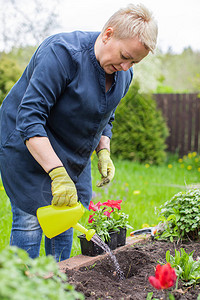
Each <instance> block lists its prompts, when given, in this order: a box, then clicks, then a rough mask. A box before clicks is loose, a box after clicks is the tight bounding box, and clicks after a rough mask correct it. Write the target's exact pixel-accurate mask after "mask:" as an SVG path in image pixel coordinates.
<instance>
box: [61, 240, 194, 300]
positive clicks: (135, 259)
mask: <svg viewBox="0 0 200 300" xmlns="http://www.w3.org/2000/svg"><path fill="white" fill-rule="evenodd" d="M181 247H182V248H184V249H185V251H186V252H187V253H188V254H189V253H191V252H192V251H193V250H194V254H193V258H194V259H198V256H200V254H199V252H200V242H187V243H182V244H178V245H177V244H175V243H166V242H159V241H151V240H147V241H146V242H143V243H141V244H135V245H133V246H130V247H128V248H124V249H123V250H121V251H118V252H117V253H116V257H117V260H118V263H119V265H120V268H121V270H122V271H123V272H124V275H125V279H124V280H121V281H120V280H119V279H118V276H117V274H116V270H115V268H114V265H113V262H112V260H111V259H110V257H109V256H106V257H105V256H104V258H102V259H99V260H97V262H96V263H95V264H94V265H91V266H89V267H82V268H80V269H73V270H67V271H66V274H67V276H68V282H69V283H71V284H73V285H74V286H75V288H76V290H77V291H79V292H82V293H83V294H84V295H85V299H88V300H97V299H98V300H100V299H102V300H106V299H114V300H118V299H119V300H128V299H129V300H145V299H146V297H147V294H148V293H149V292H153V297H152V299H153V298H157V299H163V300H164V299H165V298H164V293H163V291H161V290H156V289H155V288H153V287H152V286H151V285H150V283H149V281H148V277H149V276H151V275H152V276H154V275H155V267H156V265H157V264H158V261H159V262H161V263H166V260H165V254H166V251H167V250H170V254H171V255H173V256H174V250H175V249H177V250H180V248H181ZM172 293H173V295H174V297H175V299H176V300H178V299H181V300H193V299H195V300H197V297H198V294H200V285H196V287H195V288H194V287H187V286H184V285H182V283H181V282H180V281H179V285H178V288H177V290H172Z"/></svg>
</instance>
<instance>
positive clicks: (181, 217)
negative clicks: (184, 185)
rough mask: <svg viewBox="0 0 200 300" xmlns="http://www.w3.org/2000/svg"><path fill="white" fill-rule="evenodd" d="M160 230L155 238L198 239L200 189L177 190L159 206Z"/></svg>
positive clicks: (199, 231)
mask: <svg viewBox="0 0 200 300" xmlns="http://www.w3.org/2000/svg"><path fill="white" fill-rule="evenodd" d="M160 214H161V217H160V220H161V224H160V225H161V226H160V227H162V230H161V232H159V231H158V234H157V238H160V239H170V241H171V242H172V241H173V240H174V239H176V240H178V239H192V240H196V239H198V237H199V235H200V222H199V221H200V190H199V189H191V190H188V191H184V192H179V193H178V194H176V195H175V196H174V197H172V199H171V200H170V201H167V202H165V204H164V205H162V206H161V213H160Z"/></svg>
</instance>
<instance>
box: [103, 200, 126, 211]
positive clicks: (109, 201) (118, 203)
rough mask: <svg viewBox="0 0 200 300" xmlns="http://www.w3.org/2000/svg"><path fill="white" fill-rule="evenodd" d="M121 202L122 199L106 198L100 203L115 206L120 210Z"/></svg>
mask: <svg viewBox="0 0 200 300" xmlns="http://www.w3.org/2000/svg"><path fill="white" fill-rule="evenodd" d="M121 203H122V200H108V201H106V202H104V203H102V205H106V206H108V207H111V208H117V209H119V210H121V205H120V204H121Z"/></svg>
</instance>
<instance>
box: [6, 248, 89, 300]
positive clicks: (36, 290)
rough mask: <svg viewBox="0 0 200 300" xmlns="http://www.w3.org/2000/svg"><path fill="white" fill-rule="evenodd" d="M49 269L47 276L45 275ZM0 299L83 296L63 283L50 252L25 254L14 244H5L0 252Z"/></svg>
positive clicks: (61, 275)
mask: <svg viewBox="0 0 200 300" xmlns="http://www.w3.org/2000/svg"><path fill="white" fill-rule="evenodd" d="M49 273H53V276H52V277H51V278H48V279H47V278H46V279H45V276H47V275H49ZM0 278H1V280H0V299H3V300H18V299H20V300H27V299H29V300H35V299H37V300H45V299H46V300H62V299H71V300H75V299H84V296H83V295H82V294H80V293H78V292H76V291H75V290H74V287H73V286H72V285H70V284H68V283H67V277H66V275H65V274H63V273H61V272H60V271H59V269H58V266H57V263H56V262H55V260H54V259H53V257H52V256H48V257H46V256H43V257H39V258H36V259H31V258H29V256H28V254H27V252H25V251H24V250H22V249H19V248H17V247H14V246H13V247H7V248H5V249H4V250H3V251H2V252H1V253H0Z"/></svg>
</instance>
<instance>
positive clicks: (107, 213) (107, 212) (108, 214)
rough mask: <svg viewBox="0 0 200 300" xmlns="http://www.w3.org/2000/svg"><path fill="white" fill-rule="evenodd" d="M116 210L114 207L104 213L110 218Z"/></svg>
mask: <svg viewBox="0 0 200 300" xmlns="http://www.w3.org/2000/svg"><path fill="white" fill-rule="evenodd" d="M113 211H114V209H112V210H111V211H104V213H103V214H104V215H105V216H107V217H108V218H110V215H111V213H112V212H113Z"/></svg>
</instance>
